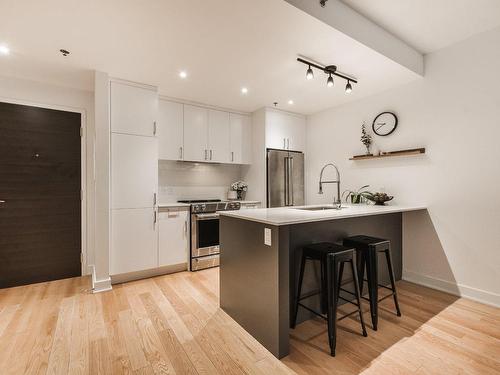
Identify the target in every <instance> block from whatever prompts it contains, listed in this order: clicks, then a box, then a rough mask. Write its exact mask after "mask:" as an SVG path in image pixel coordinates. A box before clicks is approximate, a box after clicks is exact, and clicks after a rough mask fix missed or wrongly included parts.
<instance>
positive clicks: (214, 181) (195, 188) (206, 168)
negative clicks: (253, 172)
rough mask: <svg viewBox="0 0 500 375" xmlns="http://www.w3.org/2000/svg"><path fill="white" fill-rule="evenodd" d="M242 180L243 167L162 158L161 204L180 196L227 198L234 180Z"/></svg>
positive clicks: (159, 184) (160, 163)
mask: <svg viewBox="0 0 500 375" xmlns="http://www.w3.org/2000/svg"><path fill="white" fill-rule="evenodd" d="M239 180H241V166H240V165H230V164H207V163H190V162H176V161H167V160H160V161H159V162H158V192H159V201H160V203H171V202H177V201H178V200H179V199H227V192H228V190H229V187H230V185H231V184H232V183H233V182H236V181H239Z"/></svg>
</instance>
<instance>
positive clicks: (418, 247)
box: [306, 28, 500, 305]
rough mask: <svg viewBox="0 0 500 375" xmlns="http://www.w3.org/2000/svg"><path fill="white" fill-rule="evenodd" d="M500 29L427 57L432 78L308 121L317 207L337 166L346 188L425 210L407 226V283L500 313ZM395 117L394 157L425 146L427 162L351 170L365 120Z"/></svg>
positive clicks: (385, 145)
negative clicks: (325, 175)
mask: <svg viewBox="0 0 500 375" xmlns="http://www.w3.org/2000/svg"><path fill="white" fill-rule="evenodd" d="M499 46H500V28H497V29H495V30H492V31H489V32H486V33H483V34H480V35H477V36H474V37H472V38H470V39H468V40H466V41H464V42H461V43H458V44H456V45H454V46H451V47H448V48H446V49H443V50H440V51H437V52H435V53H432V54H429V55H427V56H426V58H425V63H426V75H425V78H424V79H422V80H420V81H418V82H415V83H411V84H409V85H407V86H404V87H401V88H398V89H394V90H391V91H388V92H386V93H383V94H380V95H377V96H374V97H370V98H367V99H363V100H361V101H358V102H355V103H351V104H348V105H345V106H342V107H338V108H333V109H331V110H328V111H325V112H322V113H318V114H315V115H312V116H310V117H309V118H308V134H307V141H308V148H307V149H308V159H307V160H308V168H307V170H308V176H307V179H306V181H307V185H308V189H307V191H308V194H307V201H308V203H318V202H329V201H331V199H332V194H333V190H331V189H332V187H330V188H328V187H327V188H326V190H325V195H323V196H319V195H317V193H316V192H317V182H318V176H319V172H320V169H321V166H322V165H323V164H325V163H327V162H334V163H336V164H337V165H338V166H339V168H340V171H341V175H342V182H343V186H342V187H343V188H344V189H347V188H349V189H351V188H357V187H359V186H361V185H364V184H370V185H371V189H372V190H380V189H384V188H385V190H386V192H387V193H390V194H393V195H394V196H395V197H396V199H395V201H394V203H395V204H396V203H404V202H419V203H420V202H423V203H425V204H426V205H427V206H428V214H413V215H407V216H406V217H405V219H404V228H405V239H404V240H405V250H404V251H405V252H404V262H403V263H404V264H403V268H404V277H406V278H407V279H409V280H414V281H418V282H421V283H425V284H428V285H432V286H434V287H438V288H441V289H445V290H448V291H450V292H454V293H460V294H462V295H466V296H469V297H472V298H475V299H478V300H483V301H486V302H488V303H492V304H496V305H500V242H498V238H497V233H498V231H499V230H500V198H499V196H498V191H499V190H500V165H499V162H500V70H499V67H500V48H499ZM354 89H356V88H354ZM384 110H393V111H395V112H396V113H397V114H398V116H399V120H400V124H399V127H398V129H397V130H396V132H395V133H394V134H393V135H391V136H389V137H375V142H376V147H375V148H376V149H377V150H378V149H382V150H385V151H389V150H397V149H405V148H413V147H420V146H423V147H426V148H427V155H426V156H423V157H420V156H419V157H401V158H394V159H384V160H368V161H356V162H352V161H349V160H348V158H349V157H350V156H352V155H355V154H359V153H363V151H364V148H363V146H362V144H361V143H360V141H359V137H360V127H361V124H362V122H363V121H366V122H367V124H369V125H370V127H371V122H372V121H373V118H374V117H375V116H376V114H377V113H379V112H381V111H384Z"/></svg>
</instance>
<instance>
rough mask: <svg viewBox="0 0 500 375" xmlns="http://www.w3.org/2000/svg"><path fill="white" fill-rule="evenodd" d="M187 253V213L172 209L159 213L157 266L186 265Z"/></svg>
mask: <svg viewBox="0 0 500 375" xmlns="http://www.w3.org/2000/svg"><path fill="white" fill-rule="evenodd" d="M188 253H189V222H188V211H186V210H178V209H172V210H169V211H168V212H160V217H159V241H158V258H159V266H160V267H163V266H172V265H179V264H182V263H186V264H187V261H188Z"/></svg>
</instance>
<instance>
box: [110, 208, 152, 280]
mask: <svg viewBox="0 0 500 375" xmlns="http://www.w3.org/2000/svg"><path fill="white" fill-rule="evenodd" d="M155 221H156V222H155ZM111 228H112V230H111V233H112V238H111V243H112V246H111V257H110V258H111V259H110V270H111V272H110V273H111V275H118V274H123V273H128V272H135V271H142V270H148V269H152V268H156V267H158V246H157V244H158V243H157V241H158V222H157V220H156V217H155V209H154V208H133V209H118V210H112V216H111Z"/></svg>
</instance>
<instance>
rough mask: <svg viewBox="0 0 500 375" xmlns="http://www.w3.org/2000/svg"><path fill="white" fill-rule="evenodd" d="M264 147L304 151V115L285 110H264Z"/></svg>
mask: <svg viewBox="0 0 500 375" xmlns="http://www.w3.org/2000/svg"><path fill="white" fill-rule="evenodd" d="M266 147H267V148H277V149H284V150H293V151H305V147H306V120H305V117H303V116H300V115H294V114H291V113H286V112H279V111H273V110H268V111H266Z"/></svg>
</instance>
